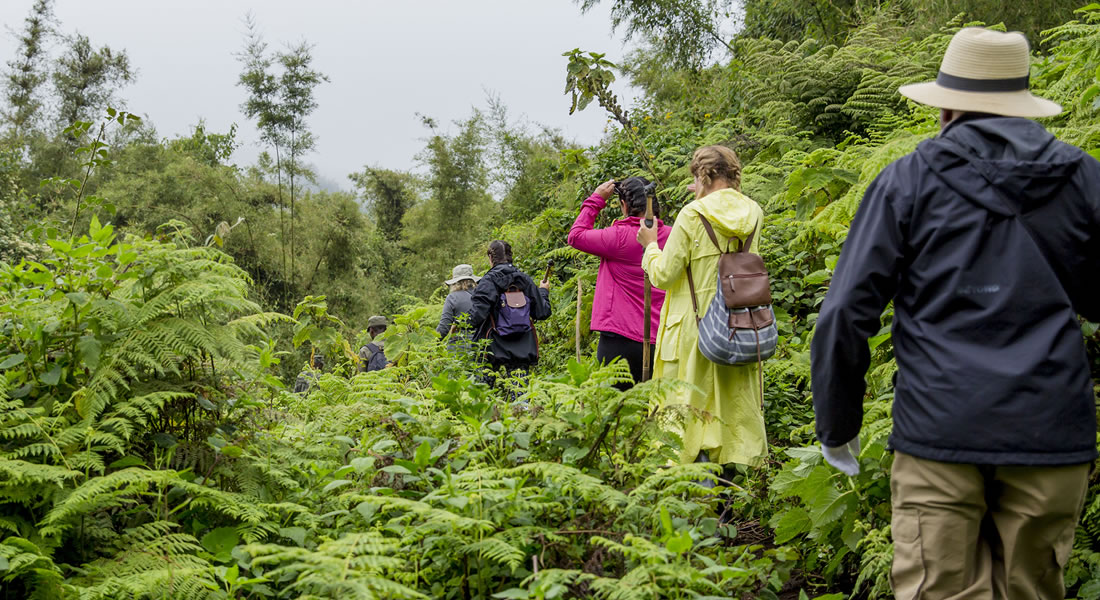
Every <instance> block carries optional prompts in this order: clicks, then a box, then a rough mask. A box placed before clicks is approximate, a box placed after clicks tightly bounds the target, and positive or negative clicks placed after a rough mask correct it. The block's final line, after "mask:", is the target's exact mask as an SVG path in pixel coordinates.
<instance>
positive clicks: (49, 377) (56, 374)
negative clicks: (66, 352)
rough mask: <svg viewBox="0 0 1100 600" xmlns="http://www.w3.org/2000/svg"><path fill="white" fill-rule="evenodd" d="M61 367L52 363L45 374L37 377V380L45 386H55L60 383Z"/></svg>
mask: <svg viewBox="0 0 1100 600" xmlns="http://www.w3.org/2000/svg"><path fill="white" fill-rule="evenodd" d="M61 371H62V369H61V365H59V364H57V363H54V364H53V365H50V368H49V369H46V372H45V373H43V374H41V375H39V376H38V380H39V381H41V382H42V383H44V384H46V385H57V382H59V381H61Z"/></svg>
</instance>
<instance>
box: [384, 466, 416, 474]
mask: <svg viewBox="0 0 1100 600" xmlns="http://www.w3.org/2000/svg"><path fill="white" fill-rule="evenodd" d="M382 472H383V473H392V474H393V475H412V471H410V470H408V469H406V468H405V467H402V466H401V465H390V466H388V467H382Z"/></svg>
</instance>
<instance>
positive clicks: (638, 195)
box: [567, 177, 672, 389]
mask: <svg viewBox="0 0 1100 600" xmlns="http://www.w3.org/2000/svg"><path fill="white" fill-rule="evenodd" d="M656 189H657V186H656V184H653V183H650V182H649V181H648V180H647V179H645V178H644V177H628V178H626V179H624V180H622V181H613V180H610V181H605V182H603V183H602V184H600V185H599V187H597V188H596V191H594V192H593V193H592V195H591V196H589V197H588V199H587V200H585V201H584V203H583V204H582V205H581V212H580V214H579V215H577V220H576V221H573V227H572V228H571V229H570V230H569V238H568V239H567V243H568V244H569V245H570V246H572V247H574V248H576V249H577V250H580V251H581V252H585V253H587V254H592V255H594V256H598V257H599V258H600V269H599V272H598V273H597V275H596V291H595V294H594V295H593V297H592V325H591V328H592V331H598V332H600V342H599V345H598V346H597V347H596V358H597V359H599V360H600V362H607V361H611V360H614V359H615V358H618V357H622V358H623V359H624V360H625V361H626V362H627V364H628V365H630V374H631V376H633V377H634V381H635V382H636V383H637V382H640V381H641V380H642V344H643V343H644V342H643V340H642V337H643V335H642V329H643V324H644V323H645V319H649V320H650V323H651V327H650V332H652V333H650V339H649V344H650V345H651V346H652V345H653V343H654V341H655V340H656V336H655V335H654V334H655V332H656V331H657V326H658V322H659V320H660V315H661V306H662V305H663V304H664V301H665V293H664V291H663V290H659V289H657V288H654V289H653V296H652V300H653V301H652V306H651V307H650V309H649V314H648V315H647V314H645V302H644V297H643V294H644V286H645V274H644V273H643V272H642V251H643V250H642V248H641V246H639V245H638V243H637V242H636V241H635V239H634V238H635V234H636V232H637V231H638V223H639V222H640V221H641V220H642V219H643V218H644V217H645V210H646V199H647V198H651V197H653V195H654V193H655V191H656ZM613 196H618V198H619V201H618V202H617V208H618V209H619V210H618V211H617V212H620V213H621V214H622V218H621V219H616V220H615V221H614V222H613V223H612V224H611V226H610V227H605V228H603V229H595V228H594V227H595V224H596V217H598V216H599V214H600V211H601V210H603V209H604V207H605V206H607V201H608V200H610V199H611V198H612V197H613ZM653 214H654V215H655V216H656V215H659V214H660V207H659V205H658V204H657V200H656V198H653ZM655 220H656V221H657V223H656V227H657V241H658V245H659V246H660V247H661V248H663V247H664V245H665V240H667V239H668V234H669V232H671V231H672V228H671V227H669V226H667V225H665V224H664V222H663V221H661V220H660V219H655ZM650 355H651V356H652V353H651V354H650ZM621 387H622V388H624V389H625V388H629V387H630V386H629V385H625V386H621Z"/></svg>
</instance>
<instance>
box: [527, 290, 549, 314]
mask: <svg viewBox="0 0 1100 600" xmlns="http://www.w3.org/2000/svg"><path fill="white" fill-rule="evenodd" d="M532 308H534V309H535V310H533V311H531V318H532V319H534V320H536V321H545V320H546V319H549V318H550V313H551V310H550V290H547V289H543V288H540V287H536V288H535V306H533V307H532Z"/></svg>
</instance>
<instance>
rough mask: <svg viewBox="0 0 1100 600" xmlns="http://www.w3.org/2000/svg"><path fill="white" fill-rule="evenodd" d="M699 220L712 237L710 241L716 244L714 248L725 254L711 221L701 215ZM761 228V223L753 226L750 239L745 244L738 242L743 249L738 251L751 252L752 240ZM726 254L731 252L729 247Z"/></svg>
mask: <svg viewBox="0 0 1100 600" xmlns="http://www.w3.org/2000/svg"><path fill="white" fill-rule="evenodd" d="M699 219H700V220H701V221H702V222H703V229H706V230H707V235H708V236H710V241H711V242H712V243H713V244H714V247H715V248H718V251H719V252H723V250H722V246H721V244H719V243H718V236H716V235H715V234H714V227H713V226H711V224H710V221H708V220H707V218H706V217H704V216H703V215H701V214H700V215H699ZM759 226H760V221H757V222H756V224H754V225H753V226H752V231H750V232H749V237H747V238H745V241H744V242H741V241H740V240H738V242H739V243H740V244H741V247H740V248H739V249H738V250H737V251H738V252H748V251H749V248H750V247H751V246H752V238H753V237H754V236H755V235H756V228H757V227H759ZM735 239H736V238H735ZM724 252H729V248H728V247H727V248H726V249H725V251H724Z"/></svg>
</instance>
